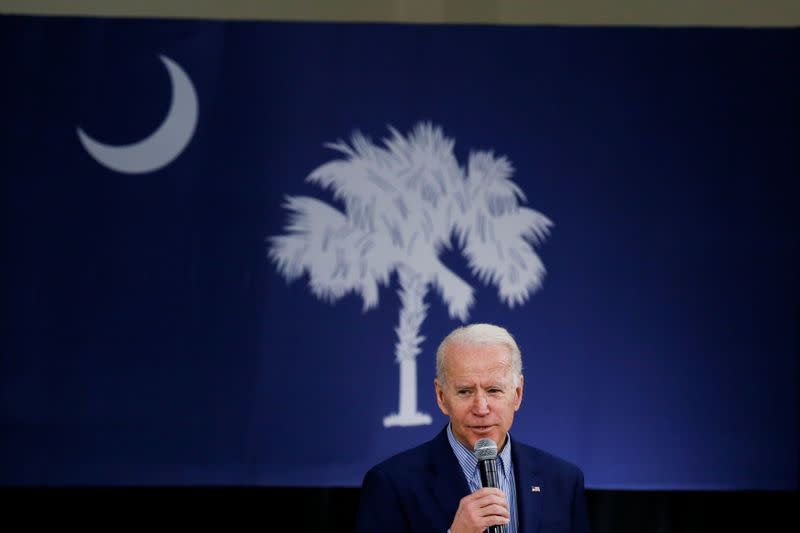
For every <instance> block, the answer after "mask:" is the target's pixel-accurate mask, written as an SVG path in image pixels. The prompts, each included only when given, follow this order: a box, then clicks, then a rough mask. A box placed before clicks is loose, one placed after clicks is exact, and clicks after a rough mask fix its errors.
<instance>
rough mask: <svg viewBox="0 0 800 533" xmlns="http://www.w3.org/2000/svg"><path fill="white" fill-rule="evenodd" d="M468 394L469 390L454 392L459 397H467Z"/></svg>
mask: <svg viewBox="0 0 800 533" xmlns="http://www.w3.org/2000/svg"><path fill="white" fill-rule="evenodd" d="M469 393H470V390H469V389H458V390H457V391H456V394H458V395H459V396H467V395H468V394H469Z"/></svg>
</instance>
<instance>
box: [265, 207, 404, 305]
mask: <svg viewBox="0 0 800 533" xmlns="http://www.w3.org/2000/svg"><path fill="white" fill-rule="evenodd" d="M284 207H285V208H286V209H287V210H288V211H289V212H290V215H289V221H288V223H287V225H286V231H287V234H285V235H280V236H275V237H272V238H270V239H269V243H270V248H269V257H270V259H271V260H272V261H273V262H274V263H275V265H276V267H277V270H278V272H279V273H280V274H281V275H283V276H284V277H285V278H286V279H287V281H292V280H294V279H297V278H299V277H301V276H302V275H303V274H305V273H308V276H309V282H308V283H309V287H310V289H311V292H312V293H313V294H314V295H315V296H316V297H318V298H319V299H321V300H324V301H328V302H334V301H336V300H338V299H339V298H341V297H343V296H344V295H346V294H348V293H350V292H358V293H359V294H360V295H361V297H362V299H363V301H364V309H365V310H367V309H370V308H372V307H374V306H376V305H377V303H378V283H386V282H388V279H389V273H390V271H391V266H390V265H389V264H388V262H387V261H386V260H385V259H386V257H385V256H386V254H385V243H382V242H380V240H379V239H378V238H377V237H376V236H370V235H369V234H366V233H365V232H363V231H362V230H361V229H359V228H358V227H356V226H354V225H353V224H351V223H350V222H349V220H348V219H347V217H346V216H345V215H344V214H343V213H342V212H341V211H339V210H338V209H336V208H334V207H331V206H329V205H328V204H326V203H324V202H322V201H320V200H317V199H315V198H310V197H305V196H300V197H289V198H287V201H286V203H285V205H284Z"/></svg>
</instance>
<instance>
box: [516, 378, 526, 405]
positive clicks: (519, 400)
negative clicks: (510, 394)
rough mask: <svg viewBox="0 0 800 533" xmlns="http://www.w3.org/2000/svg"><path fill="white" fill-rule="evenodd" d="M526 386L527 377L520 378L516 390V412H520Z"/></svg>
mask: <svg viewBox="0 0 800 533" xmlns="http://www.w3.org/2000/svg"><path fill="white" fill-rule="evenodd" d="M524 386H525V376H520V377H519V383H518V384H517V388H516V389H514V396H515V397H514V411H519V406H520V405H522V389H523V388H524Z"/></svg>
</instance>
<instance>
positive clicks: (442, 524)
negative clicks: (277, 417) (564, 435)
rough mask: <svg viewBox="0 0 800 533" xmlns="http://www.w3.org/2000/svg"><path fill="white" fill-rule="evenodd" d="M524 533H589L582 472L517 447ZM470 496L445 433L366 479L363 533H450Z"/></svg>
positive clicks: (519, 505)
mask: <svg viewBox="0 0 800 533" xmlns="http://www.w3.org/2000/svg"><path fill="white" fill-rule="evenodd" d="M511 460H512V462H513V463H514V479H515V481H516V486H517V520H518V523H519V531H520V532H521V533H562V532H563V533H588V532H589V520H588V517H587V510H586V498H585V495H584V487H583V473H582V472H581V470H580V469H579V468H578V467H576V466H575V465H572V464H570V463H568V462H566V461H564V460H563V459H559V458H558V457H555V456H553V455H550V454H548V453H546V452H544V451H542V450H539V449H537V448H533V447H531V446H526V445H525V444H523V443H521V442H519V441H516V440H515V441H513V442H512V444H511ZM469 493H470V490H469V485H468V484H467V480H466V479H465V478H464V473H463V471H462V470H461V465H459V463H458V459H456V456H455V454H454V453H453V450H452V448H450V443H449V442H448V440H447V428H445V429H443V430H442V431H441V432H440V433H439V434H438V435H437V436H436V437H435V438H434V439H433V440H431V441H429V442H426V443H425V444H422V445H420V446H417V447H416V448H413V449H411V450H408V451H405V452H402V453H400V454H398V455H395V456H394V457H391V458H390V459H387V460H386V461H384V462H382V463H380V464H378V465H376V466H374V467H373V468H371V469H370V470H369V472H367V474H366V475H365V476H364V482H363V484H362V488H361V500H360V505H359V510H358V527H357V531H358V532H359V533H394V532H397V533H401V532H402V533H406V532H409V533H410V532H414V533H417V532H421V531H431V532H436V533H446V532H447V529H448V528H449V527H450V524H451V523H452V521H453V517H454V516H455V514H456V509H458V504H459V501H460V500H461V498H463V497H464V496H466V495H468V494H469Z"/></svg>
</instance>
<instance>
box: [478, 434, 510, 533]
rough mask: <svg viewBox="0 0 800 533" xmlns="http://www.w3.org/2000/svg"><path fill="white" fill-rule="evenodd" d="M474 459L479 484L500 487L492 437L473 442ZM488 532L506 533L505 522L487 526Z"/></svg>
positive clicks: (495, 447) (495, 445)
mask: <svg viewBox="0 0 800 533" xmlns="http://www.w3.org/2000/svg"><path fill="white" fill-rule="evenodd" d="M474 455H475V459H477V460H478V470H480V473H481V485H483V486H484V487H495V488H500V474H499V473H498V472H497V444H496V443H495V442H494V441H493V440H492V439H481V440H479V441H478V442H476V443H475V451H474ZM486 531H487V532H488V533H506V526H505V524H502V525H497V526H489V528H488V529H487V530H486Z"/></svg>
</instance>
